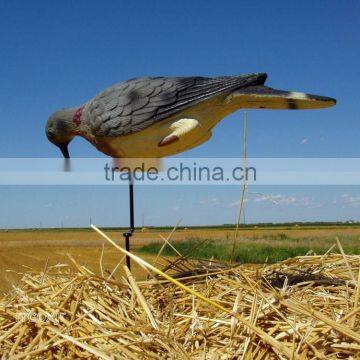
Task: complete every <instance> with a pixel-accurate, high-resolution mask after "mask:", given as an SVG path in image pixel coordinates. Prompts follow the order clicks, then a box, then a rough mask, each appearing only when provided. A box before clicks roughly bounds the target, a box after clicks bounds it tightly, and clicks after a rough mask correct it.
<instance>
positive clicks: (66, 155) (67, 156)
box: [59, 143, 71, 171]
mask: <svg viewBox="0 0 360 360" xmlns="http://www.w3.org/2000/svg"><path fill="white" fill-rule="evenodd" d="M68 145H69V143H64V144H60V145H59V148H60V150H61V152H62V154H63V156H64V167H63V171H71V164H70V154H69V149H68Z"/></svg>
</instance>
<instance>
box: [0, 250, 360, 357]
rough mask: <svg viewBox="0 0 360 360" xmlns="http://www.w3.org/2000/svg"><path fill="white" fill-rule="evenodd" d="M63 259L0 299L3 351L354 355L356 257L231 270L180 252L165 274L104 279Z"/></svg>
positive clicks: (359, 260) (359, 267) (359, 351)
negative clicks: (182, 255)
mask: <svg viewBox="0 0 360 360" xmlns="http://www.w3.org/2000/svg"><path fill="white" fill-rule="evenodd" d="M120 256H122V255H121V254H120ZM138 261H139V262H140V263H142V265H143V266H147V267H148V268H153V267H151V265H147V264H146V263H144V262H143V260H138ZM71 262H72V267H70V266H68V265H65V264H64V265H61V264H59V265H55V266H50V267H46V268H45V269H44V271H42V272H26V273H25V274H24V275H23V278H22V282H21V286H19V287H17V288H16V289H15V291H14V292H13V293H12V294H10V295H9V296H7V297H6V298H4V299H3V300H2V301H1V306H0V348H1V349H2V350H1V351H2V355H3V356H4V357H9V356H10V357H11V358H12V359H21V358H25V357H34V356H44V357H53V358H65V357H68V358H102V359H116V358H119V359H138V358H149V359H150V358H151V359H152V358H164V359H168V358H173V359H175V358H176V359H179V358H184V359H185V358H191V359H204V358H206V359H232V358H244V359H278V358H283V359H286V358H289V359H290V358H292V359H300V358H303V359H304V358H305V359H311V358H316V359H318V358H319V359H325V358H326V359H338V358H344V359H349V358H353V359H355V358H358V356H359V355H360V332H359V329H360V313H359V312H360V303H359V295H360V293H359V291H360V276H359V275H360V256H358V255H345V254H331V253H327V254H325V255H318V256H304V257H297V258H295V259H288V260H286V261H283V262H281V263H277V264H274V265H266V266H254V265H240V266H236V267H229V266H227V267H224V266H225V265H224V264H222V263H217V262H209V261H207V262H204V261H195V260H187V259H186V258H182V257H179V258H178V259H177V260H174V261H167V263H168V264H167V266H166V267H165V269H164V271H165V276H167V279H165V280H164V279H163V278H162V277H154V275H152V277H151V278H150V279H149V280H144V281H136V279H135V278H134V276H133V275H131V274H130V273H129V272H127V271H126V269H125V273H124V275H121V276H119V275H116V274H115V275H114V276H109V275H107V273H106V274H105V269H103V265H101V269H103V270H102V271H101V272H102V275H96V274H94V273H93V272H92V271H90V270H89V269H87V268H86V267H84V266H82V265H81V264H79V263H77V262H76V261H75V260H71ZM74 268H75V269H76V270H74ZM153 270H154V268H153ZM155 270H156V269H155ZM155 273H157V274H160V272H159V271H158V270H156V271H155ZM184 274H186V277H184V276H183V275H184ZM169 275H171V276H172V278H169ZM174 277H175V278H177V279H178V280H179V281H180V283H176V280H173V278H174ZM174 282H175V283H174Z"/></svg>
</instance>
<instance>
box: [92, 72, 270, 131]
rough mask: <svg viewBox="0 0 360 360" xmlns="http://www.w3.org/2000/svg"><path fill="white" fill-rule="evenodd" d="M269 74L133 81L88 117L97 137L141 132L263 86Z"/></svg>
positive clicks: (98, 100) (106, 95)
mask: <svg viewBox="0 0 360 360" xmlns="http://www.w3.org/2000/svg"><path fill="white" fill-rule="evenodd" d="M265 80H266V74H262V73H259V74H250V75H243V76H236V77H233V76H226V77H217V78H205V77H173V78H165V77H158V78H138V79H131V80H128V81H125V82H122V83H119V84H115V85H114V86H112V87H111V88H109V89H107V90H105V91H104V92H103V93H101V94H99V95H98V96H96V97H95V98H94V99H92V100H91V101H90V102H89V104H88V106H87V116H88V119H89V122H90V126H91V130H92V132H93V134H94V135H95V136H110V137H112V136H120V135H126V134H130V133H134V132H137V131H141V130H143V129H145V128H146V127H148V126H150V125H152V124H154V123H155V122H157V121H160V120H162V119H165V118H167V117H169V116H171V115H173V114H175V113H177V112H179V111H181V110H184V109H186V108H187V107H190V106H193V105H195V104H197V103H199V102H201V101H204V100H207V99H209V98H211V97H213V96H216V95H219V94H222V93H228V92H231V91H234V90H237V89H242V88H246V87H249V86H250V87H251V86H256V85H263V84H264V82H265Z"/></svg>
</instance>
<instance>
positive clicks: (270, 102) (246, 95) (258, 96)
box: [227, 85, 336, 110]
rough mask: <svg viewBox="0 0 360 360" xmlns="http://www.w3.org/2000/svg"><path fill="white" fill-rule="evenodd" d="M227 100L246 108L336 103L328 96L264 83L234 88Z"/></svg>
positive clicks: (324, 105)
mask: <svg viewBox="0 0 360 360" xmlns="http://www.w3.org/2000/svg"><path fill="white" fill-rule="evenodd" d="M227 101H228V102H231V103H233V104H234V105H237V106H238V107H239V108H247V109H284V110H285V109H291V110H296V109H321V108H327V107H331V106H334V105H335V104H336V100H335V99H333V98H330V97H326V96H319V95H312V94H306V93H301V92H294V91H285V90H277V89H273V88H271V87H267V86H264V85H255V86H249V87H246V88H239V89H236V90H234V91H232V92H231V94H230V95H229V96H228V97H227Z"/></svg>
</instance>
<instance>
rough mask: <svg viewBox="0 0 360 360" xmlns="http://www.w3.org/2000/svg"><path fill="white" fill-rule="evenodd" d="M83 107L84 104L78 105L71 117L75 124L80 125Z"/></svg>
mask: <svg viewBox="0 0 360 360" xmlns="http://www.w3.org/2000/svg"><path fill="white" fill-rule="evenodd" d="M83 109H84V106H80V107H79V108H78V109H77V110H76V112H75V114H74V117H73V122H74V123H75V124H76V125H80V124H81V115H82V112H83Z"/></svg>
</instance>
